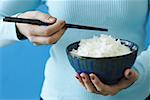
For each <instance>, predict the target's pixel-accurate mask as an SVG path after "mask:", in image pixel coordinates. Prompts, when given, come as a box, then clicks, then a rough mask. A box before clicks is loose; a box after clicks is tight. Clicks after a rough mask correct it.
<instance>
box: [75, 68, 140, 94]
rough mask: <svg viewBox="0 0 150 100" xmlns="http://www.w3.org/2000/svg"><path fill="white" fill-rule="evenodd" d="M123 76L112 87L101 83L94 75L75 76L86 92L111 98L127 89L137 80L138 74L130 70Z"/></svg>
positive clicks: (82, 74)
mask: <svg viewBox="0 0 150 100" xmlns="http://www.w3.org/2000/svg"><path fill="white" fill-rule="evenodd" d="M124 75H125V78H123V79H122V80H121V81H120V82H119V83H118V84H116V85H112V86H109V85H106V84H104V83H102V82H101V80H100V79H99V78H98V77H97V76H96V75H94V74H90V75H89V76H88V75H87V74H85V73H81V74H80V75H79V74H77V75H76V78H77V79H78V81H79V82H80V83H81V85H82V86H83V87H85V89H86V90H87V91H88V92H91V93H96V94H100V95H103V96H113V95H116V94H117V93H118V92H119V91H121V90H122V89H125V88H128V87H129V86H130V85H132V84H133V83H134V82H135V81H136V80H137V78H138V74H137V73H136V72H135V71H133V70H131V69H127V70H126V71H125V73H124Z"/></svg>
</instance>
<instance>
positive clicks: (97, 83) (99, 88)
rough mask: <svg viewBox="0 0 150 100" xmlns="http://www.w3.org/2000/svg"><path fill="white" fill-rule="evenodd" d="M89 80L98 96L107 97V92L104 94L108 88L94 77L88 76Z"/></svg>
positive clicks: (92, 75)
mask: <svg viewBox="0 0 150 100" xmlns="http://www.w3.org/2000/svg"><path fill="white" fill-rule="evenodd" d="M90 79H91V81H92V83H93V85H94V86H95V88H96V90H97V91H98V92H99V94H101V95H103V96H107V95H109V93H108V91H107V92H106V90H109V88H108V87H107V86H106V85H105V84H103V83H102V82H101V81H100V79H99V78H98V77H97V76H96V75H94V74H90Z"/></svg>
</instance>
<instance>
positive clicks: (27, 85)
mask: <svg viewBox="0 0 150 100" xmlns="http://www.w3.org/2000/svg"><path fill="white" fill-rule="evenodd" d="M49 48H50V46H39V47H36V46H33V45H32V44H31V43H29V42H28V41H21V42H18V43H15V44H13V45H10V46H7V47H5V48H1V49H0V100H39V97H40V92H41V88H42V84H43V80H44V67H45V63H46V60H47V59H48V57H49Z"/></svg>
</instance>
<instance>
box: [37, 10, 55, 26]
mask: <svg viewBox="0 0 150 100" xmlns="http://www.w3.org/2000/svg"><path fill="white" fill-rule="evenodd" d="M35 19H38V20H40V21H42V22H45V23H50V24H53V23H55V22H56V18H54V17H52V16H50V15H48V14H44V13H41V12H39V11H35Z"/></svg>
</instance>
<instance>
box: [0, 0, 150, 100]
mask: <svg viewBox="0 0 150 100" xmlns="http://www.w3.org/2000/svg"><path fill="white" fill-rule="evenodd" d="M7 1H8V0H7ZM10 1H11V0H10ZM13 1H16V2H17V0H13ZM23 1H26V0H23ZM16 2H12V1H11V2H7V3H5V5H7V6H6V8H5V9H3V7H1V6H0V7H1V8H0V12H2V13H0V14H1V15H4V14H8V15H15V14H17V13H20V12H24V11H27V10H33V8H37V5H39V2H40V0H32V2H31V1H30V0H29V1H28V2H24V3H23V4H21V3H20V4H19V6H21V8H22V9H23V10H22V11H20V9H18V7H15V6H16ZM18 2H21V1H18ZM18 2H17V3H18ZM29 2H30V3H29ZM47 4H48V5H49V12H50V14H51V15H52V16H54V17H56V18H58V19H63V20H65V21H66V22H68V23H76V24H84V25H94V26H98V27H107V28H108V29H109V33H104V34H110V35H113V36H114V37H116V38H123V39H127V40H130V41H133V42H135V43H137V44H138V46H139V53H138V57H137V60H136V62H135V64H134V66H133V69H135V70H136V71H137V72H138V73H139V78H138V80H137V81H136V82H135V83H134V84H133V85H132V86H131V87H129V88H127V89H125V90H123V91H121V92H120V93H118V94H117V95H116V96H113V97H111V96H108V97H104V96H101V95H96V94H91V93H88V92H87V91H85V90H84V89H83V88H82V87H81V86H80V85H79V84H78V83H77V81H76V80H75V79H74V74H75V71H74V70H73V69H72V68H71V65H70V64H69V62H68V59H67V56H66V53H65V49H66V47H67V46H68V45H69V44H70V43H72V42H75V41H78V40H80V39H83V38H91V37H93V35H99V34H102V32H94V31H84V30H75V29H68V30H67V31H66V32H65V34H64V35H63V36H62V38H61V39H60V40H59V41H58V42H57V43H56V44H55V45H53V46H52V49H51V50H50V54H51V58H50V59H49V60H48V61H47V64H46V69H45V81H44V85H43V90H42V97H43V98H44V100H68V98H69V100H143V99H144V98H145V97H147V96H148V95H149V93H150V62H149V61H150V47H149V48H148V45H147V47H145V45H144V41H145V40H146V34H147V36H149V33H148V32H147V33H146V30H145V29H146V23H147V19H148V10H149V9H148V0H136V1H135V0H133V1H131V0H120V1H118V0H111V1H105V0H72V1H68V0H50V1H48V2H47ZM11 7H12V8H11ZM13 7H14V8H13ZM6 9H7V10H8V9H11V12H9V11H7V10H6ZM14 9H15V10H14ZM12 10H14V11H15V12H14V13H13V11H12ZM5 25H6V26H5ZM0 30H1V31H3V34H1V36H0V37H2V38H1V40H2V42H1V43H0V44H1V46H3V45H4V44H7V41H8V40H9V41H12V40H17V38H16V35H15V34H14V33H15V26H14V24H12V23H9V24H8V23H5V24H4V23H2V24H0ZM10 30H11V31H10ZM8 33H9V36H8ZM6 36H8V37H7V38H6ZM12 37H13V38H12ZM147 38H148V37H147ZM6 40H7V41H6ZM148 41H149V39H147V43H148Z"/></svg>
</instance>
